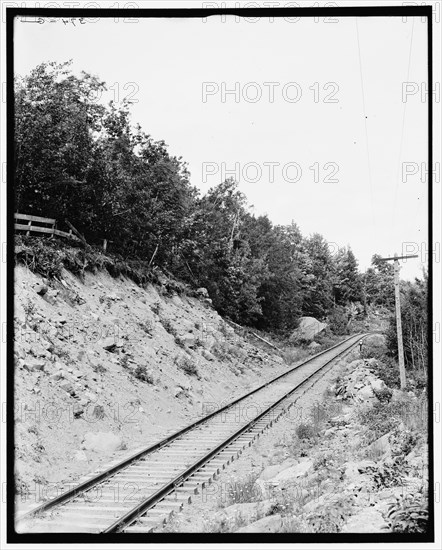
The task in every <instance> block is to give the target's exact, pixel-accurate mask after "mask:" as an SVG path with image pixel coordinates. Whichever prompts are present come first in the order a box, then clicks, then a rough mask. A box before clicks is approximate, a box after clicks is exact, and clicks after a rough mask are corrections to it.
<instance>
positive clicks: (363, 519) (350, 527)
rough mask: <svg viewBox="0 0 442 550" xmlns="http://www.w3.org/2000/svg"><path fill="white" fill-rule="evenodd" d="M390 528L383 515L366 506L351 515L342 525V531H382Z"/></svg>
mask: <svg viewBox="0 0 442 550" xmlns="http://www.w3.org/2000/svg"><path fill="white" fill-rule="evenodd" d="M388 530H389V528H388V525H387V523H386V522H385V520H384V518H383V517H382V515H381V514H380V513H379V512H377V511H376V510H373V508H366V509H365V510H361V511H360V512H359V513H357V514H355V515H354V516H351V517H350V518H349V519H348V520H347V522H346V523H345V525H344V526H343V527H342V529H341V533H380V532H382V531H384V532H385V531H388Z"/></svg>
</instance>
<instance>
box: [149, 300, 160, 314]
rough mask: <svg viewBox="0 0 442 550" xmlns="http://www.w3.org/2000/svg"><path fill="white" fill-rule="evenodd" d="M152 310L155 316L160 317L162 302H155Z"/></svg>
mask: <svg viewBox="0 0 442 550" xmlns="http://www.w3.org/2000/svg"><path fill="white" fill-rule="evenodd" d="M150 309H151V310H152V311H153V313H155V315H159V314H160V311H161V304H160V302H155V303H154V304H152V305H151V306H150Z"/></svg>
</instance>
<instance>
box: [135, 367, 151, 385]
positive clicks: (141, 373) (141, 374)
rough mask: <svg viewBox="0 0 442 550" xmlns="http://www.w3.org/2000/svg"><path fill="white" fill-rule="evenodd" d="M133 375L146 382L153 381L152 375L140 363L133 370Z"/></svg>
mask: <svg viewBox="0 0 442 550" xmlns="http://www.w3.org/2000/svg"><path fill="white" fill-rule="evenodd" d="M134 376H135V378H137V379H138V380H141V381H142V382H147V383H148V384H153V383H154V379H153V376H152V375H151V374H150V373H149V372H148V370H147V369H146V367H143V366H142V365H137V367H136V368H135V370H134Z"/></svg>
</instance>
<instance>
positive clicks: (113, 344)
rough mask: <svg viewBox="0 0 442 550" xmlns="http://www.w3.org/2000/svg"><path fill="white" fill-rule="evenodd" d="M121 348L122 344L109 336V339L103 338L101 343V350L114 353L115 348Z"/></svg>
mask: <svg viewBox="0 0 442 550" xmlns="http://www.w3.org/2000/svg"><path fill="white" fill-rule="evenodd" d="M122 347H123V344H122V342H119V341H118V340H116V339H115V338H114V337H113V336H110V337H109V338H105V340H104V342H103V349H105V350H106V351H110V352H114V351H115V350H116V349H117V348H122Z"/></svg>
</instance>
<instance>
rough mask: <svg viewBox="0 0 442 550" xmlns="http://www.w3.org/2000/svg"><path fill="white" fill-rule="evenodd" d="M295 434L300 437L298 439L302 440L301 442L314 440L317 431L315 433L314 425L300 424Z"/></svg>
mask: <svg viewBox="0 0 442 550" xmlns="http://www.w3.org/2000/svg"><path fill="white" fill-rule="evenodd" d="M295 433H296V436H297V437H298V439H301V440H303V439H312V438H313V437H315V435H316V431H315V429H314V427H313V426H312V424H308V423H305V422H303V423H301V424H299V425H298V426H297V427H296V430H295Z"/></svg>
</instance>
